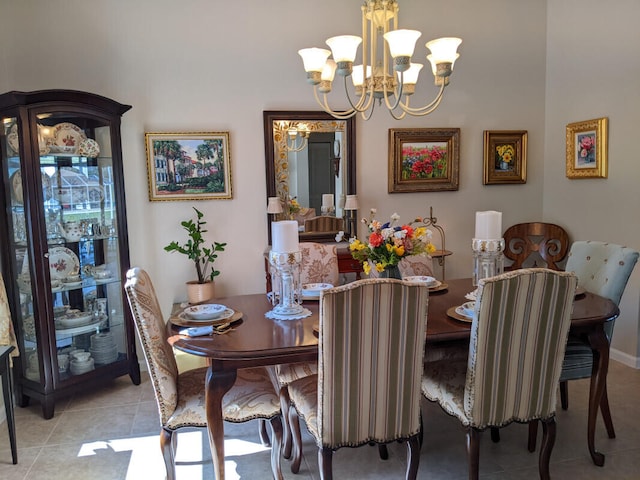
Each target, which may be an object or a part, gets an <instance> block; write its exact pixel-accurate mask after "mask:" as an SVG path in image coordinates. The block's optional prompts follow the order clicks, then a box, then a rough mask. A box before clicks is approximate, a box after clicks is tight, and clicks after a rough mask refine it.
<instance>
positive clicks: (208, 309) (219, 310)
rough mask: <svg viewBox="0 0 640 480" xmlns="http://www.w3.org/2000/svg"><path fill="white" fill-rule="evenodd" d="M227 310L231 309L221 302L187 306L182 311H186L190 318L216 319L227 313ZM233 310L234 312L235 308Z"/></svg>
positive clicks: (197, 319)
mask: <svg viewBox="0 0 640 480" xmlns="http://www.w3.org/2000/svg"><path fill="white" fill-rule="evenodd" d="M227 310H231V309H228V308H227V307H225V306H224V305H220V304H219V303H205V304H202V305H193V306H191V307H187V308H185V309H184V310H183V311H182V313H184V314H185V315H186V316H187V318H189V319H190V320H196V321H199V320H215V319H217V318H218V317H221V316H222V315H223V314H224V313H226V311H227ZM231 312H233V310H231ZM231 314H232V315H233V313H231Z"/></svg>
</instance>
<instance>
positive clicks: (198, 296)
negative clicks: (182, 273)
mask: <svg viewBox="0 0 640 480" xmlns="http://www.w3.org/2000/svg"><path fill="white" fill-rule="evenodd" d="M215 296H216V284H215V283H214V282H204V283H198V281H197V280H193V281H191V282H187V298H188V299H189V303H190V304H191V305H198V304H199V303H205V302H207V301H209V300H211V299H213V298H215Z"/></svg>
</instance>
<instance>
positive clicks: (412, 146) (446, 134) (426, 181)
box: [388, 128, 460, 193]
mask: <svg viewBox="0 0 640 480" xmlns="http://www.w3.org/2000/svg"><path fill="white" fill-rule="evenodd" d="M459 165H460V129H459V128H391V129H389V178H388V191H389V193H408V192H438V191H446V190H458V178H459Z"/></svg>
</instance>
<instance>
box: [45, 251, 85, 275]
mask: <svg viewBox="0 0 640 480" xmlns="http://www.w3.org/2000/svg"><path fill="white" fill-rule="evenodd" d="M78 272H80V260H78V256H77V255H76V254H75V253H74V252H72V251H71V250H69V249H68V248H66V247H51V248H50V249H49V274H50V275H51V278H57V279H59V280H62V279H64V278H67V277H68V276H69V275H77V274H78Z"/></svg>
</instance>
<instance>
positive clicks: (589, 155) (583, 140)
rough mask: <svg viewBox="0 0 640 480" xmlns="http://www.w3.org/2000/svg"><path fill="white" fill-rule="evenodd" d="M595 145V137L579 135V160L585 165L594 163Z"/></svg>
mask: <svg viewBox="0 0 640 480" xmlns="http://www.w3.org/2000/svg"><path fill="white" fill-rule="evenodd" d="M595 145H596V137H595V135H581V136H580V145H579V147H578V148H579V149H580V158H581V159H582V160H583V161H584V162H585V163H592V162H595V161H596V155H595V153H596V151H595V149H594V147H595Z"/></svg>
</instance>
